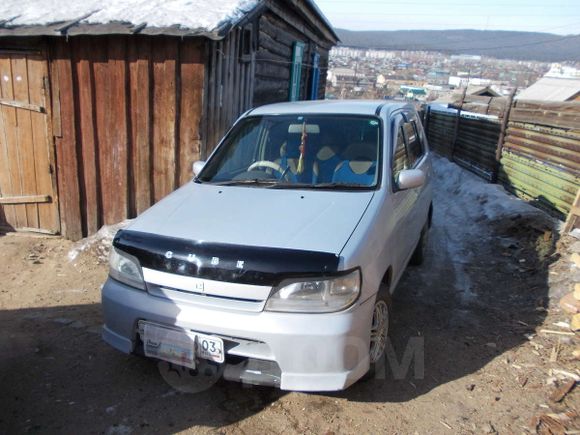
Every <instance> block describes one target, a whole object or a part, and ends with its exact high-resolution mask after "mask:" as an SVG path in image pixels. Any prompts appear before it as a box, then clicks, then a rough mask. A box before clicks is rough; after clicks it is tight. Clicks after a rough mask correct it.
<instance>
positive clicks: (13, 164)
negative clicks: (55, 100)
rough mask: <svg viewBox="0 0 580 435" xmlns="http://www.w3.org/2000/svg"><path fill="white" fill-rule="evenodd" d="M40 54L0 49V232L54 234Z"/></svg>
mask: <svg viewBox="0 0 580 435" xmlns="http://www.w3.org/2000/svg"><path fill="white" fill-rule="evenodd" d="M49 102H50V96H49V83H48V63H47V58H46V54H45V52H44V51H17V50H5V51H2V50H1V49H0V227H5V228H6V227H8V228H9V229H23V230H32V231H38V232H47V233H58V232H59V231H60V223H59V217H58V204H57V197H56V182H55V181H56V180H55V175H54V167H55V166H54V158H55V157H54V147H53V142H52V139H51V138H52V133H51V131H50V121H49V111H50V104H49Z"/></svg>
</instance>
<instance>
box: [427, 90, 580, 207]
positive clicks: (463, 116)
mask: <svg viewBox="0 0 580 435" xmlns="http://www.w3.org/2000/svg"><path fill="white" fill-rule="evenodd" d="M504 112H505V113H507V116H508V119H505V120H503V119H501V118H498V117H489V116H481V115H477V114H470V113H465V112H463V113H461V111H460V110H459V111H454V110H437V109H436V108H434V107H432V108H430V109H429V110H428V112H427V133H428V136H429V142H430V144H431V147H432V148H433V149H434V150H435V151H436V152H437V153H439V154H441V155H443V156H445V157H447V158H449V159H450V160H453V161H455V162H456V163H458V164H459V165H461V166H463V167H465V168H467V169H469V170H471V171H472V172H475V173H476V174H478V175H480V176H481V177H483V178H485V179H487V180H489V181H498V182H500V183H501V184H502V185H503V186H504V187H505V188H506V189H507V190H508V191H510V192H512V193H514V194H515V195H517V196H519V197H521V198H523V199H525V200H527V201H530V202H532V203H534V204H535V205H537V206H538V207H540V208H542V209H544V210H546V211H548V212H550V213H552V214H553V215H556V216H558V217H560V218H564V217H565V216H566V215H567V214H568V213H569V212H570V210H571V209H572V206H573V204H574V201H575V197H576V194H577V192H578V188H579V187H580V179H579V176H580V103H574V102H572V103H544V102H533V101H517V102H515V103H514V104H513V105H512V106H511V108H510V110H507V111H504ZM502 124H503V125H502ZM502 128H503V129H504V130H505V134H503V135H502ZM496 156H497V157H500V160H499V161H498V160H497V157H496Z"/></svg>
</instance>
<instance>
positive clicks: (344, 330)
mask: <svg viewBox="0 0 580 435" xmlns="http://www.w3.org/2000/svg"><path fill="white" fill-rule="evenodd" d="M102 303H103V311H104V318H105V325H104V327H103V338H104V340H105V341H106V342H107V343H108V344H110V345H111V346H113V347H114V348H116V349H118V350H120V351H122V352H125V353H131V352H135V351H137V348H138V347H139V343H140V337H139V334H138V322H139V321H140V320H145V321H148V322H154V323H158V324H162V325H167V326H170V327H175V328H179V329H184V330H190V331H194V332H200V333H204V334H210V335H216V336H218V337H221V338H222V339H223V340H224V344H225V348H226V365H227V364H228V358H230V357H231V358H234V359H236V360H237V361H238V362H239V360H240V358H242V359H247V360H248V361H251V362H254V363H255V362H257V363H260V362H262V363H266V364H267V362H272V363H274V364H271V365H273V366H275V365H277V366H278V367H279V382H272V383H268V382H261V381H260V380H259V379H253V380H247V378H244V377H243V376H239V378H240V379H239V380H241V381H247V382H249V383H256V384H260V383H268V384H271V385H276V386H279V387H280V388H281V389H283V390H296V391H336V390H342V389H344V388H347V387H348V386H349V385H351V384H353V383H354V382H356V381H357V380H358V379H359V378H360V377H362V376H363V375H364V374H365V373H366V372H367V371H368V368H369V359H368V349H369V329H370V322H371V316H372V309H373V301H372V298H371V299H369V300H367V301H365V302H364V303H362V304H355V305H354V306H353V307H351V308H349V309H348V310H346V311H342V312H338V313H328V314H297V313H276V312H267V311H261V312H247V311H236V310H218V309H215V308H212V307H207V306H203V305H199V304H191V303H185V302H182V301H181V302H180V301H174V300H171V299H167V298H162V297H158V296H152V295H150V294H149V293H147V292H146V291H143V290H137V289H134V288H132V287H128V286H126V285H125V284H122V283H120V282H118V281H115V280H113V279H111V278H109V279H108V280H107V282H106V283H105V285H104V287H103V291H102ZM232 372H234V371H232V370H230V371H229V373H232ZM226 373H228V370H227V368H226Z"/></svg>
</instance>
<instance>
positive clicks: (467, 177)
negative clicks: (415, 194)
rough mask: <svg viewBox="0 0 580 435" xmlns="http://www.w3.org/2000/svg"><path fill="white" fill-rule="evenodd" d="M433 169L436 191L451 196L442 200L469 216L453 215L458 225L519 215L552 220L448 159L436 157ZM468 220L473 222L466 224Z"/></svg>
mask: <svg viewBox="0 0 580 435" xmlns="http://www.w3.org/2000/svg"><path fill="white" fill-rule="evenodd" d="M433 167H434V172H435V178H436V187H435V189H437V190H438V191H441V190H442V191H444V192H446V193H447V194H449V195H446V197H443V198H442V197H441V196H440V199H443V200H444V201H445V202H449V201H452V202H453V203H454V205H455V206H459V208H461V210H462V211H463V212H464V213H465V214H462V215H461V216H453V215H450V216H449V218H450V219H455V220H456V221H457V222H456V223H457V224H458V225H466V224H467V225H468V224H469V222H479V221H481V220H483V219H488V220H498V219H502V218H511V217H514V216H518V215H519V216H522V217H530V218H537V219H539V220H540V221H542V222H546V223H547V222H548V221H551V219H550V218H549V217H548V215H547V214H546V213H544V212H543V211H541V210H539V209H537V208H536V207H534V206H532V205H530V204H528V203H527V202H525V201H523V200H521V199H519V198H518V197H516V196H514V195H511V194H510V193H508V192H506V191H505V189H504V188H503V187H502V186H500V185H499V184H491V183H488V182H486V181H483V180H482V179H481V178H479V177H477V176H476V175H474V174H472V173H471V172H468V171H467V170H465V169H463V168H461V167H460V166H458V165H456V164H454V163H451V162H450V161H449V160H447V159H446V158H442V157H435V158H434V159H433ZM466 218H467V219H469V221H466Z"/></svg>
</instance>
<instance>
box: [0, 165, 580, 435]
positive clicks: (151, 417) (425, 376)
mask: <svg viewBox="0 0 580 435" xmlns="http://www.w3.org/2000/svg"><path fill="white" fill-rule="evenodd" d="M444 176H445V175H444V174H441V173H439V174H438V177H437V180H436V181H437V182H438V183H441V185H442V186H443V184H444ZM436 190H437V194H436V197H435V215H434V224H433V228H432V231H431V234H430V241H429V250H428V255H427V260H426V262H425V263H424V264H423V265H422V266H421V267H415V268H409V269H408V270H407V272H406V273H405V276H404V278H403V280H402V281H401V283H400V284H399V287H398V291H397V293H396V297H395V300H394V314H393V325H392V343H391V344H392V347H391V348H390V351H389V355H390V357H389V360H388V361H389V364H388V365H387V367H386V369H385V376H379V378H378V379H370V380H366V381H363V382H359V383H357V384H355V385H354V386H352V387H351V388H349V389H348V390H346V391H343V392H338V393H330V394H328V393H327V394H303V393H289V392H283V391H279V390H275V389H270V388H258V387H248V386H243V385H241V384H237V383H231V382H225V381H220V382H218V383H217V384H215V385H214V386H213V387H211V388H210V389H208V390H206V391H203V392H201V393H197V394H191V393H189V394H188V393H183V392H180V391H179V390H176V389H175V388H173V387H171V386H170V385H169V384H168V383H167V382H166V381H165V380H164V377H163V376H162V375H161V374H160V370H159V367H158V364H157V363H156V362H154V361H150V360H145V359H142V358H139V357H136V356H126V355H123V354H121V353H119V352H117V351H115V350H113V349H112V348H110V347H109V346H107V345H106V344H105V343H104V342H103V341H102V340H101V337H100V326H101V323H102V319H101V309H100V304H99V302H100V286H101V285H102V283H103V282H104V280H105V278H106V275H107V266H106V264H104V262H103V261H102V258H100V257H102V255H99V252H97V251H98V250H95V249H89V250H87V251H86V252H84V253H82V254H81V255H79V257H78V258H77V259H76V260H75V261H72V262H71V261H69V258H68V253H69V250H70V249H71V248H72V246H73V245H72V243H71V242H69V241H66V240H63V239H61V238H56V237H43V236H33V235H24V234H14V233H10V234H6V235H3V236H0V277H1V279H2V281H1V283H0V331H1V333H0V349H1V350H2V351H1V353H0V382H1V383H0V385H1V387H0V390H1V393H0V433H28V432H32V433H35V432H42V433H57V432H58V433H78V432H89V433H107V434H128V433H153V432H155V433H159V432H161V433H177V432H185V433H190V432H191V433H220V434H222V433H223V434H225V433H228V434H229V433H233V434H238V433H239V434H244V433H252V434H253V433H316V434H339V433H340V434H342V433H357V434H361V433H390V434H409V433H411V434H412V433H419V434H423V433H442V434H457V433H496V432H497V433H536V431H537V430H538V431H540V432H541V433H564V432H563V430H564V427H567V430H568V433H580V432H578V429H580V427H579V426H578V419H577V418H575V417H574V416H575V412H577V411H578V409H579V404H580V397H579V396H580V395H579V393H578V389H577V388H576V389H572V391H571V392H570V393H568V394H567V395H565V397H563V399H562V400H561V401H559V402H557V401H555V399H557V398H554V397H552V398H551V395H552V394H553V392H554V391H555V390H556V389H557V388H558V387H562V385H564V384H565V383H566V380H568V379H573V378H574V377H576V378H577V379H580V378H578V376H579V375H580V372H579V371H578V368H579V365H578V360H575V357H574V356H573V351H574V350H575V349H577V348H578V343H579V340H578V337H577V336H575V335H574V334H573V333H572V332H570V330H569V329H568V328H567V327H566V324H565V323H567V322H569V320H570V316H569V315H568V314H566V313H564V312H562V311H561V309H560V308H559V306H558V301H559V299H560V297H561V296H562V295H563V294H565V293H567V292H569V291H571V290H572V284H573V282H574V280H576V281H578V278H579V271H580V269H577V268H575V267H574V266H571V263H570V260H569V258H570V254H571V253H572V252H573V251H575V250H578V246H579V245H578V241H577V240H576V239H573V238H571V237H566V238H562V239H559V237H558V233H557V232H556V231H552V230H551V229H550V224H549V223H546V222H548V220H546V219H544V218H543V217H542V216H541V214H539V213H537V212H531V213H529V214H527V215H526V214H521V213H516V214H510V213H504V214H502V215H498V216H496V217H494V218H493V219H490V218H489V217H486V214H485V213H483V211H484V210H485V207H486V206H487V205H489V204H487V205H486V202H488V201H489V199H488V198H487V197H485V196H482V195H476V194H474V195H466V194H465V192H461V191H460V188H459V187H458V188H457V189H456V190H450V189H448V188H440V189H436ZM502 194H503V193H502ZM459 198H460V199H461V200H459ZM559 322H565V323H559ZM546 330H548V331H552V332H546ZM553 331H555V333H554V332H553ZM409 350H410V351H409ZM405 355H406V356H407V357H410V359H409V360H407V361H405ZM407 363H410V364H407ZM565 413H567V414H565ZM547 415H550V416H547ZM547 428H549V429H550V430H552V432H547V431H546V430H548V429H547ZM542 431H543V432H542Z"/></svg>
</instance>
